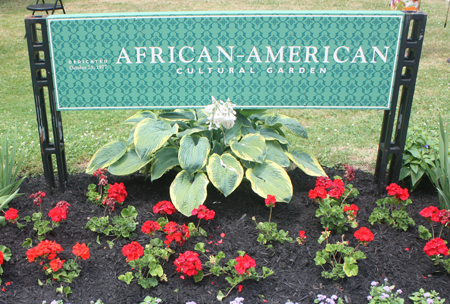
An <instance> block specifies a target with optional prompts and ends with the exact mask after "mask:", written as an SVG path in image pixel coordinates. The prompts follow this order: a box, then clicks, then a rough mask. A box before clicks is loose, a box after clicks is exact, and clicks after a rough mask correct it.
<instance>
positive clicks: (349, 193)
mask: <svg viewBox="0 0 450 304" xmlns="http://www.w3.org/2000/svg"><path fill="white" fill-rule="evenodd" d="M353 190H354V189H353V188H352V190H350V191H349V192H348V193H347V195H346V196H345V197H344V199H343V200H342V202H341V206H342V204H343V203H344V202H345V200H346V199H347V197H348V196H349V195H350V193H352V191H353Z"/></svg>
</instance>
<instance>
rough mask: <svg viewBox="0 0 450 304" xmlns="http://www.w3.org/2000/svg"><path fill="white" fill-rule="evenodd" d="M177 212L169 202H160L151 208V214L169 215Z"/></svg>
mask: <svg viewBox="0 0 450 304" xmlns="http://www.w3.org/2000/svg"><path fill="white" fill-rule="evenodd" d="M175 212H177V209H176V208H175V207H174V205H173V204H172V203H171V202H169V201H161V202H159V203H157V204H156V205H155V206H153V213H155V214H157V213H159V214H166V215H171V214H174V213H175Z"/></svg>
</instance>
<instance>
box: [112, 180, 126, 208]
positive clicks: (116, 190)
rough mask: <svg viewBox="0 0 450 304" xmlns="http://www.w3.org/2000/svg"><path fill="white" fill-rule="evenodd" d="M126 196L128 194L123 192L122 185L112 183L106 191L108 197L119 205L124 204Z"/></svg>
mask: <svg viewBox="0 0 450 304" xmlns="http://www.w3.org/2000/svg"><path fill="white" fill-rule="evenodd" d="M127 195H128V193H127V191H126V190H125V186H124V184H123V183H120V184H118V183H114V185H110V187H109V190H108V197H109V198H113V199H114V200H116V201H117V202H118V203H119V204H122V203H123V202H124V200H125V197H126V196H127Z"/></svg>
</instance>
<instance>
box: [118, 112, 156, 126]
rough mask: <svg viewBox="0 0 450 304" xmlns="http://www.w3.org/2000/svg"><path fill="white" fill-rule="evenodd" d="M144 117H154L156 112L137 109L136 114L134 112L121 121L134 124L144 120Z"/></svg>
mask: <svg viewBox="0 0 450 304" xmlns="http://www.w3.org/2000/svg"><path fill="white" fill-rule="evenodd" d="M145 118H150V119H156V114H155V113H153V112H152V111H149V110H143V111H139V112H137V113H136V114H134V115H133V116H131V117H129V118H128V119H127V120H125V121H124V122H123V123H124V124H129V125H135V124H137V123H139V122H141V121H142V120H144V119H145Z"/></svg>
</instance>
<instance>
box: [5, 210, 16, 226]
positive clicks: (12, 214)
mask: <svg viewBox="0 0 450 304" xmlns="http://www.w3.org/2000/svg"><path fill="white" fill-rule="evenodd" d="M18 217H19V211H18V210H16V209H14V208H9V209H8V210H7V211H6V212H5V220H7V221H8V222H10V223H11V224H15V223H16V220H17V218H18Z"/></svg>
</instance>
